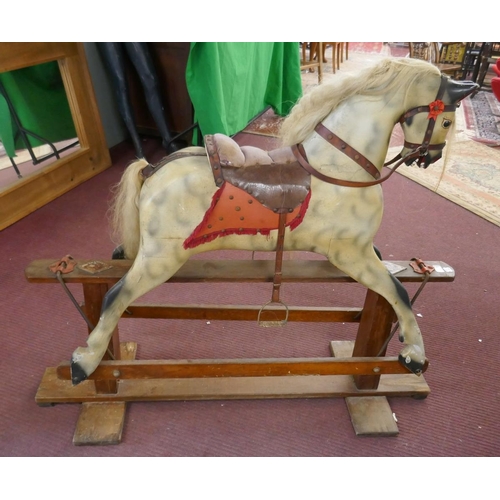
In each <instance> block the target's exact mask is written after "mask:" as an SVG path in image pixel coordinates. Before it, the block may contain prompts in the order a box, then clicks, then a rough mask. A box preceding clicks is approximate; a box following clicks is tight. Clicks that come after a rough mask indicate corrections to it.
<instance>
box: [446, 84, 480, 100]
mask: <svg viewBox="0 0 500 500" xmlns="http://www.w3.org/2000/svg"><path fill="white" fill-rule="evenodd" d="M446 90H447V92H448V96H449V97H450V100H451V102H452V103H455V104H456V103H458V102H460V101H461V100H462V99H465V98H466V97H467V96H468V95H471V94H473V93H475V92H477V91H478V90H479V85H478V84H477V83H474V82H471V81H456V80H449V81H448V86H447V89H446Z"/></svg>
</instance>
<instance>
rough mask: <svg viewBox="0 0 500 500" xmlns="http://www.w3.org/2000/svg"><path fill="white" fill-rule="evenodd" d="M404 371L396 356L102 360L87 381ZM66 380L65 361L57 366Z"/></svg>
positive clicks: (67, 364)
mask: <svg viewBox="0 0 500 500" xmlns="http://www.w3.org/2000/svg"><path fill="white" fill-rule="evenodd" d="M373 373H377V374H380V375H382V374H406V373H408V370H407V369H406V368H405V367H404V366H402V365H401V363H399V361H398V358H395V357H391V358H342V359H334V358H269V359H190V360H145V361H132V362H130V361H102V362H101V364H100V365H99V366H98V367H97V368H96V370H95V371H94V372H93V373H92V375H90V377H89V379H90V380H116V379H117V378H118V379H120V380H126V379H137V380H138V379H162V378H211V377H278V376H296V375H354V374H359V375H371V374H373ZM57 374H58V376H59V377H60V378H61V379H64V380H70V379H71V373H70V365H69V362H64V363H61V364H60V365H59V366H58V368H57Z"/></svg>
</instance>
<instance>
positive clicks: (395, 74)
mask: <svg viewBox="0 0 500 500" xmlns="http://www.w3.org/2000/svg"><path fill="white" fill-rule="evenodd" d="M416 74H434V75H439V74H440V72H439V70H438V69H437V68H436V67H435V66H433V65H432V64H430V63H428V62H425V61H421V60H419V59H411V58H387V59H382V60H381V61H380V62H378V63H377V64H375V65H373V66H369V67H367V68H365V69H364V70H361V71H360V72H357V73H352V74H351V73H346V74H345V75H342V76H339V77H338V78H335V79H334V80H333V81H331V82H328V83H323V84H321V85H318V86H317V87H314V88H313V89H312V90H311V91H310V92H308V93H307V94H305V95H303V96H302V97H301V98H300V99H299V101H298V102H297V104H296V105H295V106H294V107H293V108H292V111H291V112H290V114H289V115H288V117H287V118H286V119H285V120H284V121H283V124H282V125H281V129H280V137H281V140H282V142H283V145H284V146H291V145H293V144H298V143H300V142H303V141H304V140H305V139H307V137H308V136H309V135H310V134H311V133H312V132H313V130H314V127H315V126H316V125H317V124H318V123H319V122H320V121H322V120H323V119H325V118H326V117H327V116H328V115H329V114H330V113H331V112H332V111H333V110H334V109H335V108H336V107H337V106H339V104H341V103H342V102H343V101H345V100H346V99H348V98H349V97H351V96H353V95H356V94H361V95H381V94H385V93H387V92H390V90H391V89H392V88H394V87H399V86H401V84H402V82H404V81H407V80H410V79H411V78H413V77H415V75H416Z"/></svg>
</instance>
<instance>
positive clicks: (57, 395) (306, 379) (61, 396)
mask: <svg viewBox="0 0 500 500" xmlns="http://www.w3.org/2000/svg"><path fill="white" fill-rule="evenodd" d="M428 393H429V386H428V385H427V383H426V382H425V379H424V378H423V377H417V376H416V375H413V374H408V375H384V376H383V377H381V381H380V384H379V387H378V389H377V390H376V391H373V390H367V391H359V390H358V389H357V388H356V386H355V385H354V382H353V380H352V377H351V376H349V375H325V376H321V377H312V376H310V375H306V376H294V377H289V376H287V377H235V378H232V377H220V378H203V379H197V378H190V379H152V380H121V381H120V389H119V391H118V394H96V392H95V390H94V383H93V381H92V380H86V381H84V382H82V383H81V384H79V385H77V386H73V385H72V384H71V381H69V380H61V379H59V378H58V377H57V373H56V368H47V369H46V370H45V374H44V376H43V378H42V381H41V383H40V386H39V388H38V391H37V393H36V397H35V401H36V403H37V404H39V405H41V406H43V405H48V404H58V403H82V402H99V401H178V400H180V401H185V400H217V399H219V400H223V399H280V398H329V397H343V398H345V397H348V396H362V395H367V396H391V397H393V396H415V397H425V396H426V395H427V394H428Z"/></svg>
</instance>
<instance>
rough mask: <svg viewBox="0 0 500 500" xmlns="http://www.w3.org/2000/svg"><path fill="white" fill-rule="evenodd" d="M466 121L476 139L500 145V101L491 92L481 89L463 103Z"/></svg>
mask: <svg viewBox="0 0 500 500" xmlns="http://www.w3.org/2000/svg"><path fill="white" fill-rule="evenodd" d="M463 108H464V115H465V123H466V127H467V130H468V133H469V134H470V138H471V139H473V140H474V141H478V142H482V143H484V144H487V145H489V146H500V103H499V102H498V99H497V98H496V97H495V95H494V94H493V93H491V92H487V91H480V92H478V93H477V94H476V95H475V96H474V97H473V98H467V99H465V101H464V103H463Z"/></svg>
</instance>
